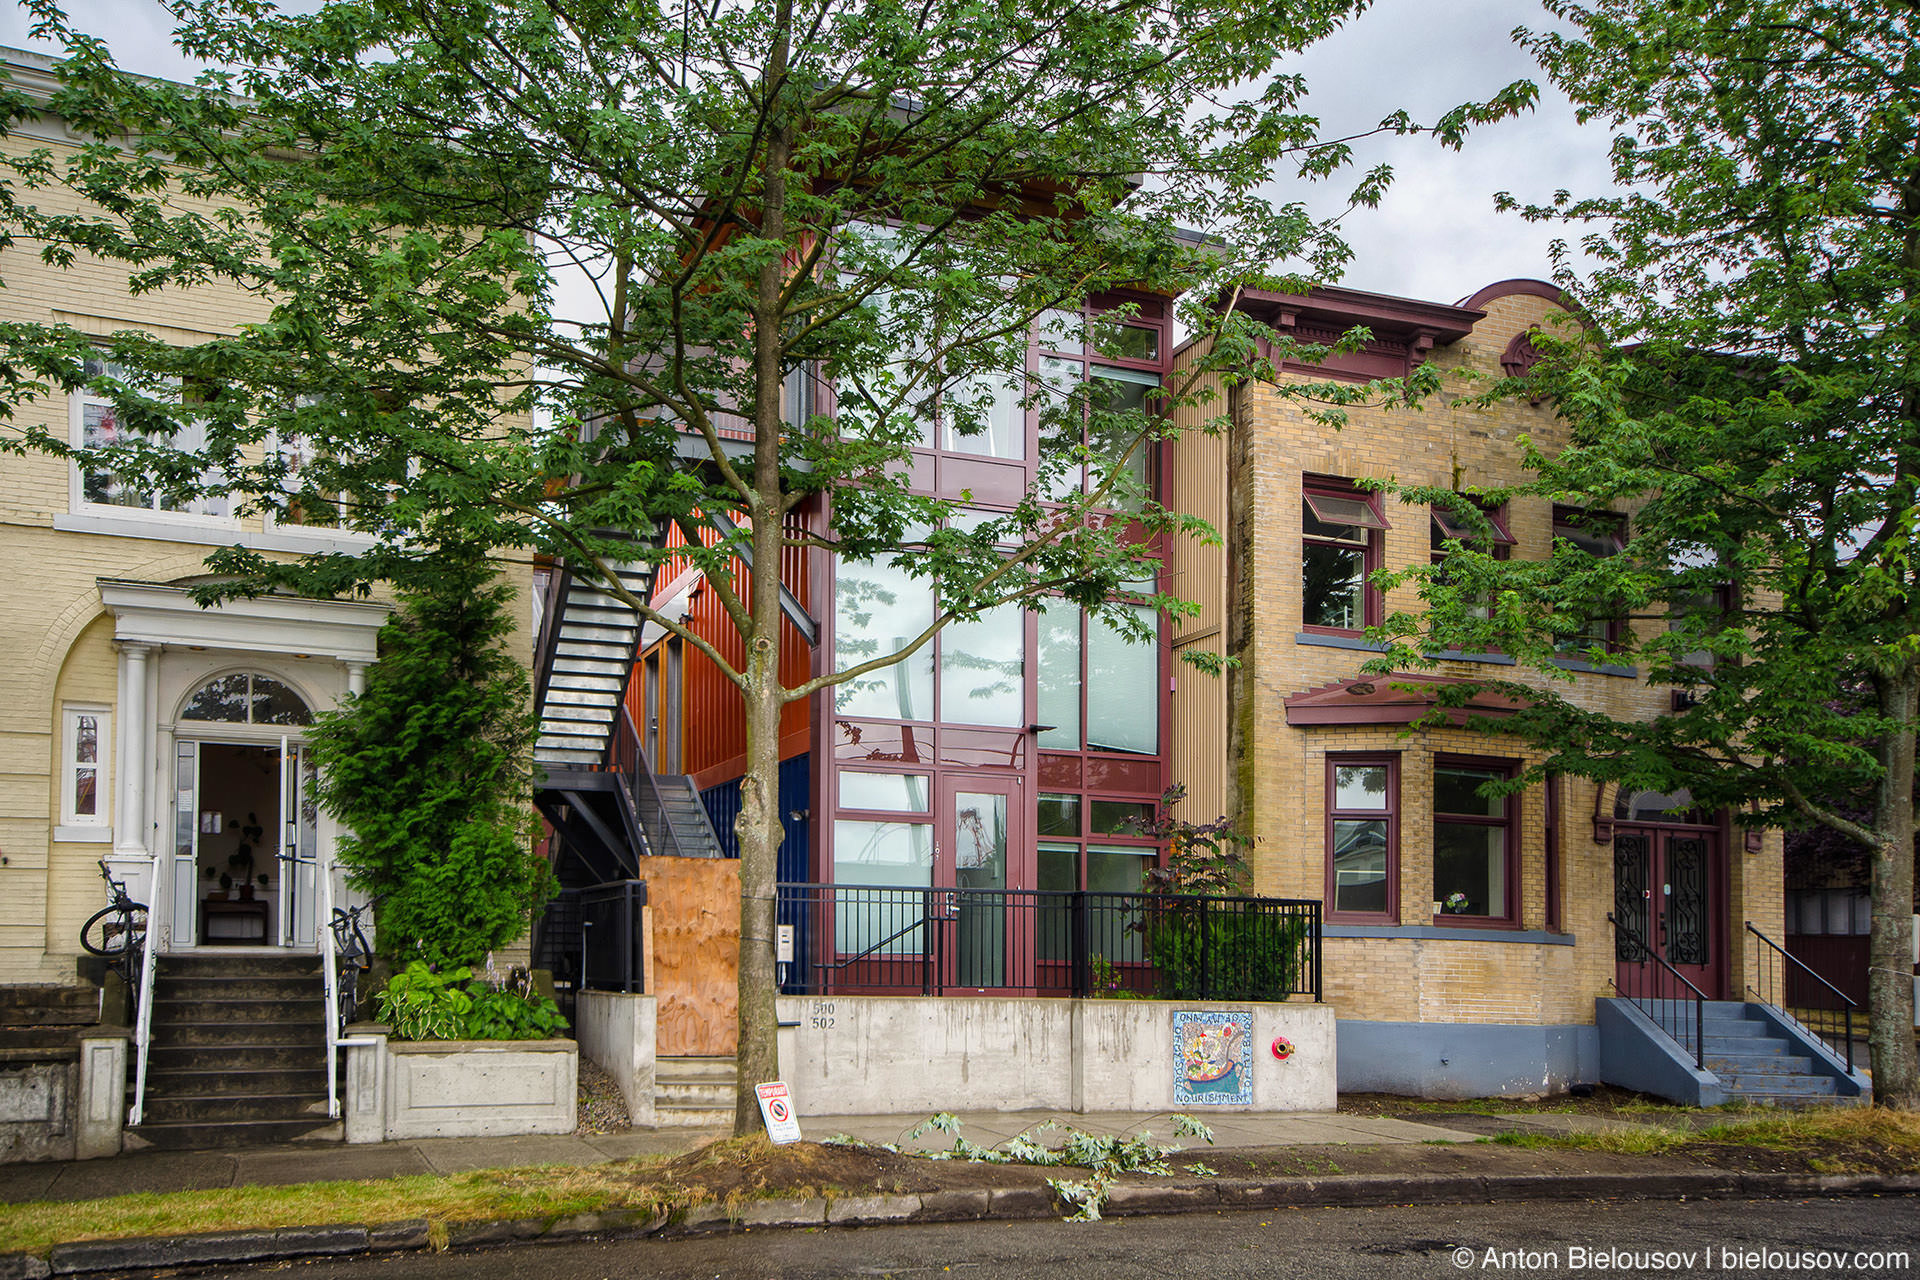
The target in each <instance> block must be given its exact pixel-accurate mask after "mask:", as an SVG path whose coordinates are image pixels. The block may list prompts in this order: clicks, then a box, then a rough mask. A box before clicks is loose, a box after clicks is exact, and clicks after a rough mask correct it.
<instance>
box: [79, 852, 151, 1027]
mask: <svg viewBox="0 0 1920 1280" xmlns="http://www.w3.org/2000/svg"><path fill="white" fill-rule="evenodd" d="M100 878H101V879H103V880H105V881H106V882H107V894H108V897H109V898H110V899H111V901H109V902H108V903H107V905H106V906H104V907H102V908H100V910H98V911H96V912H94V913H93V914H92V915H90V916H88V917H87V922H86V923H85V924H83V925H81V926H80V945H81V947H83V948H85V950H86V952H87V954H88V955H94V956H99V957H100V958H101V959H103V960H105V961H106V962H107V965H108V967H109V968H111V969H112V970H113V971H114V972H115V973H117V974H119V975H120V980H121V981H122V982H124V983H126V985H127V991H128V992H129V993H130V994H131V995H132V997H133V998H134V1000H135V1001H138V999H139V996H140V962H141V958H142V956H143V954H144V953H145V951H146V946H147V904H146V903H144V902H135V901H134V900H133V899H132V897H131V896H129V895H128V893H127V882H126V881H124V880H115V879H114V878H113V870H112V868H110V867H108V866H107V860H106V859H105V858H102V859H100Z"/></svg>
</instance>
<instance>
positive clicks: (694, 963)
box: [640, 858, 740, 1058]
mask: <svg viewBox="0 0 1920 1280" xmlns="http://www.w3.org/2000/svg"><path fill="white" fill-rule="evenodd" d="M640 870H641V874H642V875H643V876H644V877H645V878H646V882H647V907H648V910H647V915H648V917H649V919H650V920H651V921H652V937H651V938H650V939H649V945H648V947H647V955H648V960H649V962H650V964H649V968H650V969H651V975H650V976H651V979H652V985H651V986H650V988H649V989H650V990H651V991H652V992H653V995H654V998H655V1001H656V1004H655V1010H656V1017H657V1019H658V1024H657V1026H658V1031H657V1035H658V1040H657V1042H656V1043H657V1046H658V1047H657V1049H656V1052H657V1053H658V1054H659V1056H661V1057H663V1058H678V1057H732V1056H733V1052H734V1047H735V1034H734V1033H735V1023H736V1019H737V1016H738V1010H739V992H738V982H739V979H738V973H739V968H738V966H739V962H740V870H739V864H738V863H736V862H734V861H732V860H731V859H726V858H647V859H645V860H644V861H643V862H642V863H641V867H640Z"/></svg>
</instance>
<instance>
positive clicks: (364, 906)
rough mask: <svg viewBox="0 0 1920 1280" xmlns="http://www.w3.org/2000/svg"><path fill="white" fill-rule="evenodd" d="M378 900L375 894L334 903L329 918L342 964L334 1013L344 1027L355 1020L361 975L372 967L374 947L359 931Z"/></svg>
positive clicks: (338, 956) (340, 964) (336, 959)
mask: <svg viewBox="0 0 1920 1280" xmlns="http://www.w3.org/2000/svg"><path fill="white" fill-rule="evenodd" d="M382 896H384V895H382ZM379 901H380V899H379V898H374V899H373V900H372V901H369V902H363V903H361V904H360V905H359V906H357V907H335V908H334V909H333V919H332V920H330V921H328V922H327V928H328V929H330V930H331V931H332V932H333V952H334V959H335V961H336V962H337V963H338V964H339V966H340V981H339V982H338V983H337V984H336V985H335V987H334V998H335V1000H336V1001H337V1002H338V1003H337V1007H336V1008H335V1010H334V1017H335V1018H337V1019H338V1020H339V1025H340V1029H341V1030H342V1031H344V1030H346V1028H347V1024H348V1023H350V1022H352V1021H353V1015H354V1013H355V1012H356V1011H357V1010H358V1008H359V1005H360V994H359V987H360V975H361V974H363V973H365V972H367V970H369V969H371V968H372V967H373V948H372V947H370V946H368V945H367V935H366V934H364V933H362V932H361V931H360V917H361V916H362V915H363V914H365V913H366V912H368V911H371V910H373V908H374V906H375V905H376V904H378V903H379Z"/></svg>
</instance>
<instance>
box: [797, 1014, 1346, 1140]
mask: <svg viewBox="0 0 1920 1280" xmlns="http://www.w3.org/2000/svg"><path fill="white" fill-rule="evenodd" d="M779 1010H780V1020H781V1022H782V1023H784V1024H789V1025H786V1026H783V1027H782V1029H781V1031H780V1071H781V1075H782V1077H783V1078H784V1079H785V1080H786V1081H787V1083H788V1084H789V1085H790V1086H791V1087H792V1089H793V1097H794V1104H795V1106H796V1108H797V1109H798V1110H799V1112H800V1114H801V1115H803V1116H809V1115H811V1116H822V1115H891V1114H900V1115H912V1114H918V1115H928V1114H931V1113H933V1112H935V1111H965V1110H978V1111H1021V1110H1057V1111H1074V1112H1097V1111H1174V1110H1186V1111H1192V1112H1194V1113H1195V1114H1204V1113H1206V1112H1210V1111H1211V1112H1219V1111H1256V1112H1273V1111H1331V1110H1333V1109H1334V1105H1335V1101H1336V1098H1335V1087H1334V1059H1335V1054H1334V1015H1333V1007H1332V1006H1331V1005H1325V1004H1259V1003H1245V1004H1242V1003H1237V1002H1227V1003H1206V1002H1199V1001H1177V1000H1139V1001H1134V1000H1060V999H1022V998H1007V997H965V996H936V997H917V996H916V997H892V996H830V997H812V996H808V997H799V996H782V997H781V998H780V1000H779ZM1186 1011H1215V1012H1231V1013H1244V1014H1251V1015H1252V1020H1253V1046H1254V1052H1253V1078H1252V1090H1253V1101H1252V1102H1251V1103H1250V1104H1232V1105H1218V1104H1200V1103H1188V1104H1178V1105H1177V1104H1176V1103H1175V1100H1174V1060H1173V1022H1174V1014H1175V1013H1176V1012H1186ZM1282 1036H1284V1037H1285V1038H1286V1039H1287V1040H1289V1041H1291V1042H1292V1044H1293V1046H1294V1050H1293V1053H1292V1056H1291V1057H1289V1058H1288V1059H1286V1060H1285V1061H1281V1060H1279V1059H1276V1058H1275V1057H1274V1056H1273V1055H1272V1052H1271V1045H1272V1043H1273V1041H1274V1039H1275V1038H1276V1037H1282Z"/></svg>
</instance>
